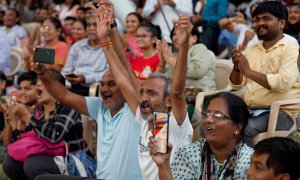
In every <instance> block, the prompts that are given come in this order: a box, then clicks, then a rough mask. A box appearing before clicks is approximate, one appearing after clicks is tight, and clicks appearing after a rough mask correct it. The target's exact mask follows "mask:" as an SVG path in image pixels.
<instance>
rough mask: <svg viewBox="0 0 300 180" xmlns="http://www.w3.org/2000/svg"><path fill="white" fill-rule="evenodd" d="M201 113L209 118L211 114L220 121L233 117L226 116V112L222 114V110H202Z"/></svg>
mask: <svg viewBox="0 0 300 180" xmlns="http://www.w3.org/2000/svg"><path fill="white" fill-rule="evenodd" d="M201 114H202V117H203V118H207V117H208V116H211V117H212V119H214V120H218V121H219V120H224V119H231V117H229V116H226V115H224V114H222V113H220V112H209V111H202V112H201Z"/></svg>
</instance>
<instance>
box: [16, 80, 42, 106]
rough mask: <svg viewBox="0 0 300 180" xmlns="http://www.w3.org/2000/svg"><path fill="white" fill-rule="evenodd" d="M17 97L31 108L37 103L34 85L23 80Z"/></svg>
mask: <svg viewBox="0 0 300 180" xmlns="http://www.w3.org/2000/svg"><path fill="white" fill-rule="evenodd" d="M19 97H20V100H21V102H22V103H24V104H25V105H27V106H32V105H34V104H36V103H37V97H38V96H37V91H36V85H34V84H32V83H31V81H27V80H24V81H22V82H21V83H20V84H19Z"/></svg>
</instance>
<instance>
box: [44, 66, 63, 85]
mask: <svg viewBox="0 0 300 180" xmlns="http://www.w3.org/2000/svg"><path fill="white" fill-rule="evenodd" d="M47 71H48V73H49V74H50V76H51V77H52V79H54V80H56V81H58V82H60V84H62V85H65V84H66V80H65V78H64V76H63V75H61V74H60V72H58V71H57V70H56V69H53V68H49V69H47Z"/></svg>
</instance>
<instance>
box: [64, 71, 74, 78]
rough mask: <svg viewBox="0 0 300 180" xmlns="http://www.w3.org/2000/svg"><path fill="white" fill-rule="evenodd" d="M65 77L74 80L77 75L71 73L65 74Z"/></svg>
mask: <svg viewBox="0 0 300 180" xmlns="http://www.w3.org/2000/svg"><path fill="white" fill-rule="evenodd" d="M65 76H66V77H69V78H75V77H77V75H76V74H75V73H73V72H68V73H66V74H65Z"/></svg>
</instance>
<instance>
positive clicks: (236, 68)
mask: <svg viewBox="0 0 300 180" xmlns="http://www.w3.org/2000/svg"><path fill="white" fill-rule="evenodd" d="M233 70H235V71H236V72H241V71H240V70H239V68H238V67H237V66H236V65H234V66H233Z"/></svg>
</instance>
